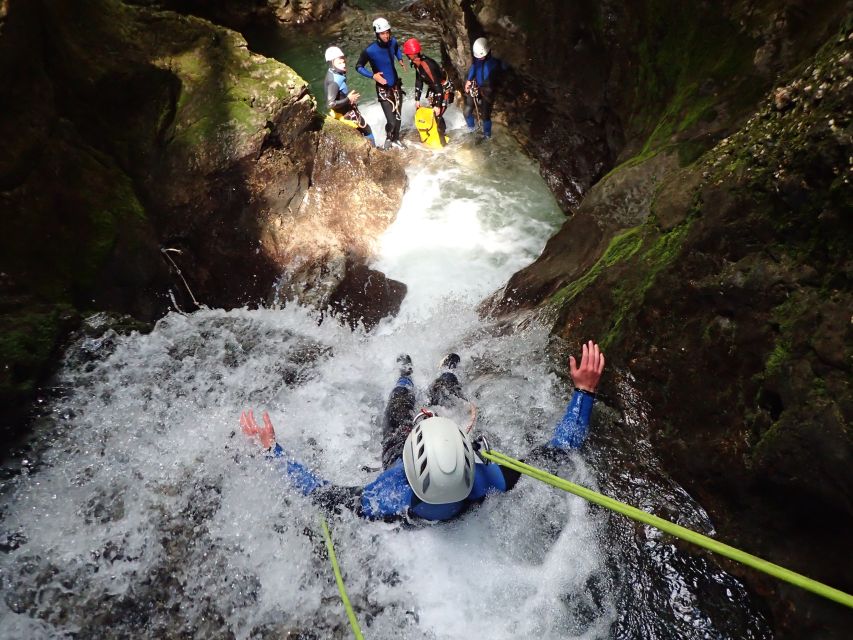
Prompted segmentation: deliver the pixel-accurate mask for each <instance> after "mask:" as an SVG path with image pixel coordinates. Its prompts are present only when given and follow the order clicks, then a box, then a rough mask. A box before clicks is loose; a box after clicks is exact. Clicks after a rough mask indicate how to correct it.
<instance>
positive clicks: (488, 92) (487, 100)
mask: <svg viewBox="0 0 853 640" xmlns="http://www.w3.org/2000/svg"><path fill="white" fill-rule="evenodd" d="M494 104H495V93H494V91H493V90H492V88H491V87H480V117H481V118H482V119H483V135H484V136H486V137H487V138H491V137H492V107H493V106H494Z"/></svg>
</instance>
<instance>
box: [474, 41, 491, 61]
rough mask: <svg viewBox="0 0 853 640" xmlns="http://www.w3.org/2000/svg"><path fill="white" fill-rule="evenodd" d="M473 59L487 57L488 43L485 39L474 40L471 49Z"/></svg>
mask: <svg viewBox="0 0 853 640" xmlns="http://www.w3.org/2000/svg"><path fill="white" fill-rule="evenodd" d="M471 51H473V53H474V57H475V58H485V57H486V56H487V55H489V51H490V49H489V41H488V40H486V39H485V38H477V39H476V40H474V46H473V47H471Z"/></svg>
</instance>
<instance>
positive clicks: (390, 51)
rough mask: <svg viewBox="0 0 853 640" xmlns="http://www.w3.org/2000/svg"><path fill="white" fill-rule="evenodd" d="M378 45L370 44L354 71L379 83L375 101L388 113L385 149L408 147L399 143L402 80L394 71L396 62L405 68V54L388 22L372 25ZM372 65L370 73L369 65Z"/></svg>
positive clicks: (382, 21)
mask: <svg viewBox="0 0 853 640" xmlns="http://www.w3.org/2000/svg"><path fill="white" fill-rule="evenodd" d="M373 32H374V33H375V34H376V41H375V42H373V43H372V44H370V45H369V46H368V47H367V48H366V49H364V51H362V52H361V55H360V56H359V58H358V62H356V64H355V70H356V71H358V72H359V73H360V74H361V75H363V76H364V77H365V78H372V79H373V80H374V81H375V82H376V97H377V98H378V99H379V104H380V106H381V107H382V111H383V113H385V120H386V124H385V146H384V148H385V149H390V148H392V147H396V148H398V149H403V148H404V147H405V146H406V145H404V144H403V142H402V141H401V140H400V125H401V124H402V122H403V118H402V112H403V80H402V78H401V77H400V76H399V75H398V73H397V70H396V68H395V67H394V59H395V58H396V60H397V61H398V62H399V63H400V67H403V66H404V65H403V52H402V50H401V49H400V45H399V44H398V43H397V39H396V38H394V37H393V36H392V35H391V25H390V24H389V22H388V21H387V20H386V19H385V18H376V20H374V21H373ZM368 63H369V64H370V70H368V69H367V67H366V65H367V64H368Z"/></svg>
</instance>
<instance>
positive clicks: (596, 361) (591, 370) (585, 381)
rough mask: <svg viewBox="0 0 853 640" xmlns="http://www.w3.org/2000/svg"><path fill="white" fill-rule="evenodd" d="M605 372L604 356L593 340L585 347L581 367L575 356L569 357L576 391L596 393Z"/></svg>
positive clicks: (570, 370)
mask: <svg viewBox="0 0 853 640" xmlns="http://www.w3.org/2000/svg"><path fill="white" fill-rule="evenodd" d="M603 371H604V354H603V353H601V350H600V349H599V348H598V345H597V344H596V343H594V342H593V341H592V340H590V341H589V342H588V343H587V344H585V345H584V346H583V355H582V356H581V364H580V366H577V363H576V362H575V357H574V356H569V372H570V373H571V374H572V381H573V382H574V383H575V388H576V389H581V390H583V391H589V392H591V393H594V392H595V388H596V387H597V386H598V381H599V380H600V379H601V374H602V372H603Z"/></svg>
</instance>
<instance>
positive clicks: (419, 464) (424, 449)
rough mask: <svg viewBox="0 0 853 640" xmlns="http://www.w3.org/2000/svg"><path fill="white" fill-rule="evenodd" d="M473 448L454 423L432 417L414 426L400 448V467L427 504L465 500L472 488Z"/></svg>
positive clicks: (419, 496)
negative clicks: (401, 463)
mask: <svg viewBox="0 0 853 640" xmlns="http://www.w3.org/2000/svg"><path fill="white" fill-rule="evenodd" d="M474 464H475V460H474V448H473V447H472V446H471V441H470V440H469V439H468V436H467V435H465V433H464V432H463V431H462V429H460V428H459V425H457V424H456V423H455V422H453V420H449V419H448V418H441V417H438V416H434V417H432V418H427V419H426V420H422V421H421V422H418V423H417V424H415V426H414V428H413V429H412V431H411V433H409V435H408V437H407V438H406V442H405V444H404V445H403V468H404V469H405V471H406V479H407V480H408V481H409V484H410V485H411V487H412V490H413V491H414V492H415V495H416V496H417V497H418V498H420V499H421V500H423V501H424V502H426V503H427V504H446V503H450V502H459V501H460V500H464V499H465V498H467V497H468V495H469V494H470V493H471V489H472V487H473V486H474Z"/></svg>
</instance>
